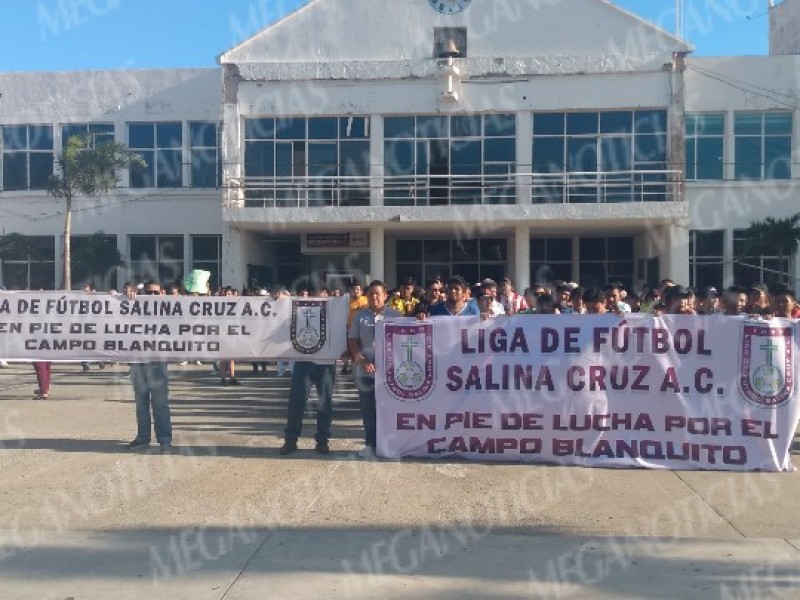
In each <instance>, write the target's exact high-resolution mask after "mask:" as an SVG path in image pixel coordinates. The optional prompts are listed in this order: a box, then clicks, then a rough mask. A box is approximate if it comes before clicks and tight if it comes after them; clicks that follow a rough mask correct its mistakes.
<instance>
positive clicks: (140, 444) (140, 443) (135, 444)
mask: <svg viewBox="0 0 800 600" xmlns="http://www.w3.org/2000/svg"><path fill="white" fill-rule="evenodd" d="M149 445H150V441H149V440H147V441H145V440H140V439H139V438H136V439H135V440H133V441H132V442H128V443H127V444H126V445H125V448H127V449H128V450H136V448H144V447H145V446H149Z"/></svg>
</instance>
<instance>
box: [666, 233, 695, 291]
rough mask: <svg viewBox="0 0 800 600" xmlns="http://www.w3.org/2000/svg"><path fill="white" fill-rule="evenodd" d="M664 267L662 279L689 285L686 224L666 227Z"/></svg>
mask: <svg viewBox="0 0 800 600" xmlns="http://www.w3.org/2000/svg"><path fill="white" fill-rule="evenodd" d="M665 238H666V240H667V244H666V246H665V250H666V257H665V258H666V261H665V262H666V265H665V272H664V275H663V277H669V278H670V279H673V280H674V281H675V282H676V283H679V284H681V285H689V227H688V223H686V222H683V221H681V222H679V223H673V224H672V225H667V231H666V232H665Z"/></svg>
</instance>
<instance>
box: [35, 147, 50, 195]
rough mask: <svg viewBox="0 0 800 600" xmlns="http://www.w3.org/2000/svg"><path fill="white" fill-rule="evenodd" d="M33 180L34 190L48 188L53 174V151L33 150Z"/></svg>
mask: <svg viewBox="0 0 800 600" xmlns="http://www.w3.org/2000/svg"><path fill="white" fill-rule="evenodd" d="M30 156H31V182H30V188H31V189H32V190H45V189H47V180H48V179H49V178H50V175H52V174H53V153H52V152H31V155H30Z"/></svg>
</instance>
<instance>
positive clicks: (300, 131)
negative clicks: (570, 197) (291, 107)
mask: <svg viewBox="0 0 800 600" xmlns="http://www.w3.org/2000/svg"><path fill="white" fill-rule="evenodd" d="M275 137H276V138H277V139H279V140H304V139H306V120H305V119H304V118H302V117H298V118H295V119H281V120H278V121H276V123H275Z"/></svg>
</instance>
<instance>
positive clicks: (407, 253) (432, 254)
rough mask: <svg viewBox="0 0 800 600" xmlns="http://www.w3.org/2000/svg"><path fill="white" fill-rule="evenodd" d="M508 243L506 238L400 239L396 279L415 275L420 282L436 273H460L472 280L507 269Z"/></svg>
mask: <svg viewBox="0 0 800 600" xmlns="http://www.w3.org/2000/svg"><path fill="white" fill-rule="evenodd" d="M507 260H508V244H507V242H506V240H504V239H499V238H498V239H483V240H441V239H439V240H398V241H397V272H396V275H397V281H402V280H403V279H405V278H406V277H413V278H414V279H416V280H417V283H420V284H422V283H424V282H425V280H427V279H431V278H432V277H434V276H437V275H438V276H441V277H442V278H445V279H447V278H448V277H450V276H452V275H461V276H462V277H464V278H465V279H466V280H467V281H468V282H469V283H471V284H472V283H476V282H478V281H481V280H482V279H485V278H487V277H491V278H492V279H494V280H495V281H497V280H499V279H501V278H502V277H503V276H504V275H505V273H506V261H507Z"/></svg>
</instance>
